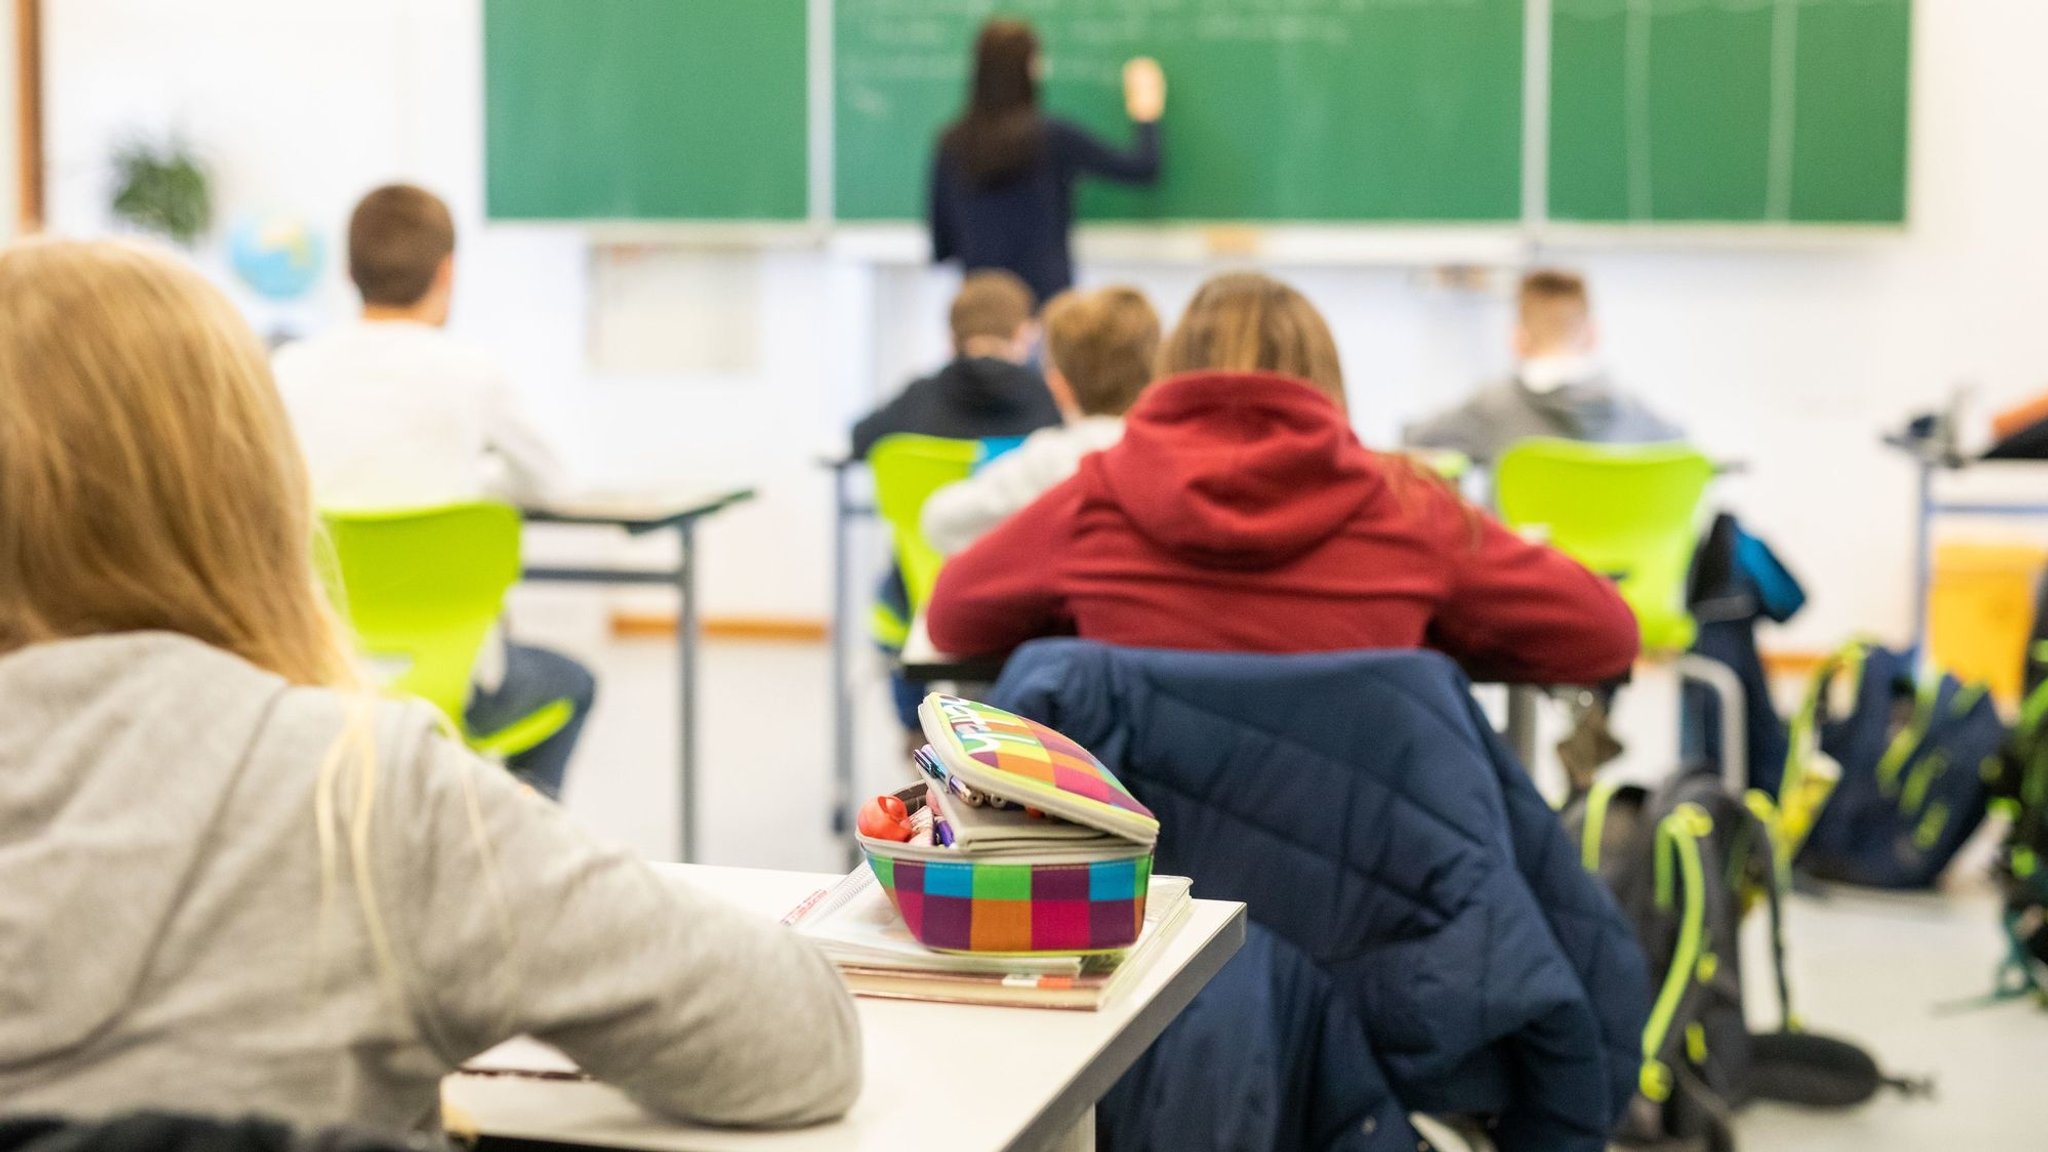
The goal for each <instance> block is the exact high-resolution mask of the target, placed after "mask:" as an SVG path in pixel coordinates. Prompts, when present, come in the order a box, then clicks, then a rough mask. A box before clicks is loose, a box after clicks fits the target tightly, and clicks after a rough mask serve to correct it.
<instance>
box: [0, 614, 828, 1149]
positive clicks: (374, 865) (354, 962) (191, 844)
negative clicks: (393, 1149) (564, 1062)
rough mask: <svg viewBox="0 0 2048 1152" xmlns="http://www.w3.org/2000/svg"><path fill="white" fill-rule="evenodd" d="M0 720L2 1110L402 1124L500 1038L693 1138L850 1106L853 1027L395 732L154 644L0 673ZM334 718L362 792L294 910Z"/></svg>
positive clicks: (703, 909) (409, 735)
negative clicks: (355, 849) (350, 748)
mask: <svg viewBox="0 0 2048 1152" xmlns="http://www.w3.org/2000/svg"><path fill="white" fill-rule="evenodd" d="M0 701H4V707H0V1101H5V1102H6V1107H7V1108H8V1110H10V1111H13V1112H34V1111H58V1112H67V1113H73V1114H79V1115H85V1116H100V1115H106V1114H109V1113H114V1112H118V1111H122V1110H127V1109H135V1108H143V1107H169V1108H177V1109H181V1110H187V1111H201V1112H214V1113H227V1114H241V1113H244V1112H250V1111H256V1112H264V1113H269V1114H272V1115H275V1116H278V1117H282V1118H284V1119H288V1120H292V1121H296V1122H299V1123H303V1124H319V1123H330V1122H337V1121H345V1120H346V1121H355V1122H358V1123H366V1124H372V1125H379V1126H405V1125H412V1124H416V1123H419V1122H421V1121H422V1120H423V1119H426V1118H429V1117H431V1116H432V1115H433V1113H434V1109H435V1108H436V1105H437V1101H438V1086H437V1082H438V1080H439V1078H440V1077H441V1076H442V1075H443V1074H444V1073H446V1072H447V1071H448V1070H449V1069H450V1068H451V1067H452V1066H453V1065H454V1064H456V1063H457V1062H459V1061H461V1060H464V1059H466V1058H468V1057H469V1056H471V1055H473V1054H475V1053H477V1052H478V1051H481V1050H482V1049H484V1048H487V1047H489V1046H491V1045H493V1044H496V1043H498V1042H499V1041H502V1040H505V1039H507V1038H509V1037H512V1036H515V1035H518V1034H520V1033H529V1034H532V1035H534V1036H537V1037H539V1038H541V1039H543V1040H546V1041H548V1042H550V1043H552V1044H554V1045H556V1046H557V1047H559V1048H561V1049H562V1050H563V1051H564V1052H566V1053H568V1054H569V1055H570V1056H571V1057H573V1058H574V1059H576V1060H577V1061H578V1062H579V1063H580V1064H581V1065H582V1066H583V1067H584V1068H585V1069H586V1070H587V1071H589V1072H590V1073H591V1074H593V1075H595V1076H597V1077H599V1078H601V1079H604V1080H607V1081H609V1082H611V1083H614V1084H616V1085H618V1086H619V1087H621V1088H622V1089H624V1090H625V1091H626V1092H628V1093H629V1094H631V1095H632V1096H633V1097H635V1098H636V1099H638V1100H639V1101H640V1102H641V1103H643V1104H645V1105H646V1106H648V1107H650V1108H653V1109H655V1110H657V1111H661V1112H665V1113H670V1114H673V1115H676V1116H679V1117H684V1118H689V1119H695V1120H700V1121H704V1122H709V1123H729V1124H745V1125H781V1124H798V1123H805V1122H810V1121H816V1120H820V1119H824V1118H827V1117H830V1116H833V1115H836V1114H838V1113H840V1112H843V1111H844V1110H845V1109H846V1108H847V1107H848V1106H849V1105H850V1104H851V1103H852V1101H853V1098H854V1096H855V1095H856V1094H857V1092H858V1090H859V1081H860V1042H859V1036H858V1025H857V1023H856V1020H855V1016H854V1012H853V1007H852V1003H851V1002H850V1001H849V1000H848V998H847V995H846V993H845V991H844V989H843V988H842V986H841V984H840V982H839V979H838V977H837V976H836V975H835V974H834V972H833V970H832V968H831V967H830V966H829V965H828V964H827V963H826V962H825V961H824V960H823V959H822V958H821V957H820V956H819V955H818V954H817V952H816V951H814V950H813V949H812V948H811V947H810V946H808V945H807V944H805V943H804V942H802V941H801V940H799V939H797V938H796V937H795V936H793V935H792V934H791V933H789V932H788V931H787V930H785V929H783V928H781V927H780V926H778V925H776V924H773V923H770V922H767V921H765V920H762V919H760V918H757V917H754V916H750V915H746V914H743V913H741V912H739V911H736V910H733V909H731V908H728V907H726V906H725V905H722V904H720V903H718V902H717V901H715V900H712V899H710V898H708V897H706V896H703V895H700V894H698V893H695V892H691V891H687V890H684V889H682V888H680V887H678V886H677V885H675V884H673V883H670V882H666V881H664V880H663V879H662V878H661V877H659V876H657V875H656V874H655V872H654V871H653V870H652V869H650V868H648V867H647V866H646V865H645V864H643V863H641V862H640V861H638V860H636V859H633V858H631V857H629V856H628V855H626V854H625V853H623V852H618V851H611V850H606V849H603V848H599V847H597V846H595V845H593V844H592V843H591V842H590V841H589V840H588V839H586V838H585V837H584V836H583V835H582V834H581V833H580V832H579V831H578V830H577V829H576V828H575V827H574V826H573V825H572V824H571V823H570V821H569V820H568V819H567V818H566V817H565V816H564V815H563V814H562V813H561V812H560V810H558V809H557V808H556V807H555V806H554V805H553V804H550V803H548V802H547V801H545V800H542V799H541V798H539V797H538V796H535V795H533V794H532V793H530V792H528V791H526V790H525V789H523V788H521V787H519V786H518V785H516V784H515V783H514V782H513V781H512V780H511V778H510V777H508V776H507V775H506V774H505V772H504V771H503V770H501V769H498V768H495V767H493V766H491V765H489V764H486V763H484V762H483V761H481V760H479V759H477V758H476V757H475V756H473V755H471V754H470V753H469V752H468V751H467V750H465V749H463V748H462V747H461V746H460V745H458V744H457V743H455V742H454V741H452V740H450V739H448V738H446V737H444V736H442V735H440V734H438V732H437V731H436V730H435V725H434V719H433V715H432V713H431V712H430V711H429V710H428V709H427V708H426V707H425V706H424V705H419V704H398V703H383V704H377V705H373V706H363V705H357V704H351V702H350V701H349V700H348V698H347V697H344V696H343V695H341V694H338V693H335V692H331V691H326V690H320V689H310V688H294V687H290V686H288V685H286V684H285V683H284V682H283V681H282V680H280V679H279V678H277V677H275V676H272V675H270V674H269V673H266V672H263V671H260V670H258V669H257V668H255V667H253V666H251V665H250V664H248V663H246V662H244V661H242V660H240V659H238V658H237V657H235V656H232V655H229V654H227V653H225V652H222V651H220V650H218V649H215V648H212V647H209V646H207V645H204V644H201V643H199V642H198V641H195V640H191V639H188V638H185V637H182V636H174V635H169V634H165V633H134V634H126V635H119V636H107V637H98V638H92V639H83V640H72V641H65V642H62V643H54V644H44V645H37V646H34V647H30V648H27V649H23V650H21V651H18V652H16V653H14V654H12V655H9V656H7V657H5V658H0ZM351 709H354V710H355V714H356V715H358V716H365V717H373V721H372V722H373V723H374V730H375V741H376V772H375V777H374V785H375V790H374V793H373V794H372V795H370V797H369V798H368V799H367V802H365V801H364V799H363V791H362V790H361V789H360V788H358V787H357V784H358V783H359V781H358V780H354V779H351V780H350V782H349V785H348V787H346V788H344V789H342V790H341V791H343V792H345V793H346V795H345V796H343V798H342V800H341V802H340V808H341V811H342V812H343V814H344V818H345V819H346V818H348V817H352V816H353V814H354V813H355V812H358V811H363V810H367V811H369V812H370V813H371V821H370V824H369V833H368V840H367V852H366V853H365V856H364V860H363V862H362V863H363V866H364V871H365V872H366V874H367V876H368V879H369V883H368V884H367V885H363V886H360V887H359V877H358V874H357V871H356V864H355V860H354V858H353V857H352V855H351V852H350V849H349V846H348V837H347V834H346V824H344V826H343V827H344V833H343V836H342V841H341V843H340V844H338V845H336V846H335V848H334V851H333V852H332V853H331V854H329V858H330V859H332V860H334V861H335V862H336V864H337V867H336V869H335V871H334V874H333V875H332V877H331V878H330V880H329V882H328V883H327V884H325V885H323V873H322V859H323V853H322V850H321V847H320V844H319V834H318V832H319V827H320V825H319V822H318V821H317V820H316V815H315V798H316V794H317V793H318V792H319V789H318V787H317V785H316V781H317V779H318V777H319V773H320V769H321V765H322V763H323V761H324V760H325V759H326V757H327V755H328V752H329V750H330V749H331V748H332V747H334V745H335V743H336V740H337V738H338V737H340V736H341V735H342V734H343V732H344V729H345V727H346V726H347V724H348V716H349V714H350V710H351ZM355 730H356V731H358V732H367V731H368V725H367V724H357V725H356V728H355ZM323 887H325V888H326V889H327V893H326V895H325V896H323ZM366 890H367V891H366ZM366 894H367V895H368V896H369V902H370V906H371V907H373V908H374V909H375V910H376V911H377V913H378V916H377V919H378V920H381V925H382V929H383V934H384V936H385V937H386V939H387V941H388V946H387V948H386V949H383V951H384V953H385V954H384V956H383V958H382V959H380V957H379V952H380V949H379V948H378V946H377V942H376V940H375V936H376V933H375V931H374V930H373V928H372V925H373V920H372V917H371V916H370V914H369V912H368V910H366V908H365V902H364V897H365V895H366Z"/></svg>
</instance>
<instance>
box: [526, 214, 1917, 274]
mask: <svg viewBox="0 0 2048 1152" xmlns="http://www.w3.org/2000/svg"><path fill="white" fill-rule="evenodd" d="M490 224H491V226H492V227H493V228H501V229H508V230H510V229H528V228H530V229H537V230H542V231H548V232H564V231H567V232H573V233H575V234H577V235H579V236H582V237H585V238H587V239H588V240H589V241H590V242H591V243H593V244H629V245H630V244H647V245H659V246H663V247H673V248H690V249H697V250H701V251H776V250H783V251H788V250H814V251H823V252H826V253H828V254H830V255H831V256H833V257H835V258H837V259H840V260H845V261H849V262H852V263H860V264H874V265H878V266H884V267H891V266H894V267H917V266H923V265H925V264H928V263H930V261H931V246H930V241H929V239H928V237H927V236H926V234H925V231H924V229H923V228H922V227H921V226H919V225H916V224H911V223H908V222H903V223H872V224H870V223H862V224H838V225H821V224H812V223H804V222H791V221H772V220H771V221H690V220H529V219H509V220H508V219H493V220H491V221H490ZM1907 234H1908V228H1907V226H1906V225H1903V224H1810V223H1778V224H1759V223H1730V224H1721V223H1671V222H1657V223H1637V224H1626V223H1621V224H1608V223H1583V224H1582V223H1572V222H1551V223H1547V224H1543V225H1540V226H1538V227H1535V228H1525V227H1523V226H1521V225H1519V224H1506V223H1503V224H1474V225H1443V224H1264V223H1248V222H1235V223H1215V224H1197V223H1172V224H1157V225H1135V224H1084V225H1082V226H1081V227H1080V228H1079V229H1077V230H1076V234H1075V248H1076V250H1077V252H1076V254H1077V256H1078V257H1079V259H1080V261H1081V262H1082V263H1083V264H1088V265H1095V266H1105V265H1106V266H1112V267H1113V266H1126V267H1128V266H1138V267H1146V266H1166V267H1179V266H1187V267H1202V266H1209V265H1214V264H1216V263H1218V262H1228V261H1233V260H1239V261H1244V262H1247V263H1256V264H1259V265H1261V266H1265V267H1274V268H1322V267H1389V268H1435V267H1445V266H1460V265H1463V266H1474V267H1519V266H1522V265H1525V264H1528V263H1530V262H1532V261H1534V260H1536V259H1538V258H1539V257H1540V256H1541V255H1542V254H1543V253H1544V252H1558V251H1586V252H1598V251H1614V250H1648V251H1677V252H1683V251H1711V250H1733V251H1771V252H1787V251H1791V252H1801V251H1813V252H1829V251H1845V250H1856V249H1865V248H1870V247H1872V246H1881V245H1884V244H1886V243H1895V242H1898V241H1900V240H1902V239H1904V238H1905V237H1906V236H1907Z"/></svg>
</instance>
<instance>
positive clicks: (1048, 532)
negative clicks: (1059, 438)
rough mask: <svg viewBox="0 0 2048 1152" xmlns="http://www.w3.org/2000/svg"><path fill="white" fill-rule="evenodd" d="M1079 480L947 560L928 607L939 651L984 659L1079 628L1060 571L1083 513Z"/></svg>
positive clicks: (928, 624)
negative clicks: (1077, 517) (1068, 606)
mask: <svg viewBox="0 0 2048 1152" xmlns="http://www.w3.org/2000/svg"><path fill="white" fill-rule="evenodd" d="M1079 479H1080V478H1079V477H1075V478H1073V479H1069V480H1068V481H1066V482H1065V483H1063V484H1061V485H1059V486H1058V487H1056V488H1054V489H1053V490H1052V491H1050V492H1047V493H1046V494H1045V495H1044V496H1042V497H1040V498H1039V499H1038V500H1037V501H1036V502H1034V503H1033V504H1032V505H1031V506H1030V507H1028V508H1025V509H1024V510H1023V511H1021V512H1019V513H1017V514H1016V515H1014V516H1012V517H1010V518H1009V519H1008V520H1005V521H1003V522H1002V523H1001V524H998V525H996V527H995V528H994V529H992V530H991V531H990V532H989V533H988V535H986V536H983V537H982V538H981V539H980V540H977V541H975V543H974V546H973V547H971V548H969V549H967V550H966V551H965V552H962V553H960V554H959V555H958V556H955V557H953V558H951V559H949V560H947V561H946V566H945V567H944V568H941V569H940V570H939V583H938V587H936V588H935V589H933V590H932V599H931V603H930V604H928V605H926V606H925V627H926V629H927V630H928V631H929V633H930V635H931V641H932V646H933V647H934V648H937V649H938V650H939V651H941V652H948V653H952V654H953V655H956V656H962V657H968V656H984V655H988V654H991V653H997V652H1008V651H1009V650H1010V649H1012V648H1015V647H1016V646H1017V645H1019V644H1022V643H1024V642H1025V641H1026V640H1035V639H1037V638H1038V637H1040V636H1053V635H1058V634H1061V633H1066V632H1071V631H1072V630H1073V622H1072V620H1070V619H1069V618H1068V617H1067V615H1066V610H1065V604H1066V598H1065V596H1064V595H1063V593H1062V592H1061V590H1060V580H1059V574H1058V571H1057V569H1056V567H1055V566H1056V565H1057V564H1058V563H1059V557H1061V556H1063V555H1065V553H1066V551H1067V548H1068V538H1069V536H1070V535H1071V526H1072V524H1073V520H1074V516H1075V514H1076V513H1078V512H1079V510H1080V503H1081V488H1080V485H1079V483H1078V481H1079Z"/></svg>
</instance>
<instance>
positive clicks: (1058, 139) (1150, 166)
mask: <svg viewBox="0 0 2048 1152" xmlns="http://www.w3.org/2000/svg"><path fill="white" fill-rule="evenodd" d="M1135 127H1136V129H1137V136H1136V139H1135V141H1134V143H1133V146H1132V148H1131V149H1130V151H1128V152H1120V151H1118V150H1117V149H1115V148H1112V147H1110V146H1109V145H1107V144H1104V143H1103V142H1101V141H1100V140H1097V139H1096V138H1095V137H1093V136H1091V135H1089V134H1088V132H1087V131H1086V130H1085V129H1082V128H1080V127H1077V126H1075V125H1073V124H1070V123H1068V122H1067V121H1065V120H1056V119H1052V118H1047V119H1046V121H1045V142H1044V147H1043V148H1041V149H1040V151H1039V154H1038V159H1037V160H1035V161H1033V162H1032V164H1031V166H1030V167H1029V168H1026V169H1025V170H1024V171H1023V172H1021V173H1019V174H1017V175H1016V176H1012V177H1010V178H1009V179H1007V180H1004V181H1003V182H1001V183H999V184H996V185H994V186H991V187H983V186H981V185H979V184H977V183H976V181H975V180H974V179H973V178H972V177H971V176H969V175H968V174H967V173H966V172H964V171H962V170H961V167H960V164H959V162H958V161H957V160H955V159H953V158H952V157H950V156H948V155H946V154H945V151H944V149H941V150H940V152H939V155H938V156H937V158H936V159H934V160H933V162H932V175H931V192H930V202H929V205H928V208H929V211H930V219H931V230H932V259H933V260H934V261H939V262H944V261H947V260H959V261H960V263H961V265H962V266H963V267H965V268H966V270H967V271H969V272H974V271H978V270H980V269H983V268H1001V269H1004V270H1006V271H1010V272H1014V273H1016V274H1017V275H1018V276H1019V277H1020V278H1022V279H1023V281H1024V282H1025V283H1026V284H1029V285H1030V286H1031V290H1032V291H1033V292H1035V293H1037V295H1038V301H1039V303H1041V304H1043V303H1044V302H1045V301H1047V300H1050V299H1052V298H1053V297H1054V296H1057V295H1059V294H1060V293H1061V292H1064V291H1066V290H1067V289H1068V288H1071V287H1073V284H1074V259H1073V254H1072V251H1071V244H1070V234H1071V232H1072V230H1073V224H1074V182H1075V181H1076V180H1078V179H1079V178H1080V177H1082V176H1084V175H1087V176H1101V177H1104V178H1106V179H1110V180H1116V181H1120V182H1122V183H1127V184H1144V183H1149V182H1151V181H1152V180H1153V179H1155V178H1156V177H1157V176H1158V175H1159V125H1158V124H1156V123H1154V124H1138V125H1136V126H1135Z"/></svg>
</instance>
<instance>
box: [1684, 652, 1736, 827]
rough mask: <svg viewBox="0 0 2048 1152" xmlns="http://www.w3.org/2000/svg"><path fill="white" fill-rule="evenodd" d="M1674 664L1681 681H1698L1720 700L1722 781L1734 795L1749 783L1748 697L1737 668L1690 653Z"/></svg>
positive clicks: (1730, 793)
mask: <svg viewBox="0 0 2048 1152" xmlns="http://www.w3.org/2000/svg"><path fill="white" fill-rule="evenodd" d="M1674 667H1675V668H1676V669H1677V671H1678V682H1679V684H1680V686H1681V691H1682V690H1683V685H1685V684H1688V683H1691V684H1698V685H1701V686H1702V687H1704V688H1706V689H1707V690H1708V691H1710V692H1712V693H1713V694H1714V695H1715V696H1716V697H1718V698H1719V700H1720V703H1721V781H1722V783H1723V784H1724V785H1725V786H1726V787H1727V789H1728V793H1729V795H1731V796H1740V795H1742V794H1743V792H1744V791H1745V790H1747V789H1748V787H1749V724H1748V716H1749V712H1748V708H1749V698H1748V695H1747V694H1746V693H1745V692H1744V691H1743V688H1742V679H1741V678H1740V677H1738V676H1736V675H1735V670H1734V669H1733V668H1730V667H1728V666H1727V665H1726V664H1723V663H1721V662H1720V661H1719V660H1710V659H1708V658H1707V657H1705V656H1695V655H1693V654H1691V653H1687V654H1685V655H1683V656H1680V657H1679V658H1678V660H1677V663H1676V664H1675V665H1674Z"/></svg>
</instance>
